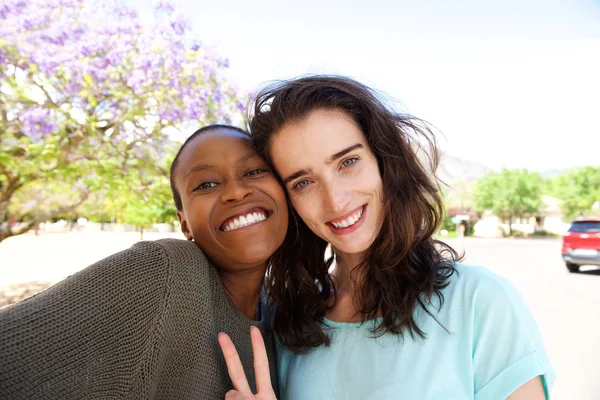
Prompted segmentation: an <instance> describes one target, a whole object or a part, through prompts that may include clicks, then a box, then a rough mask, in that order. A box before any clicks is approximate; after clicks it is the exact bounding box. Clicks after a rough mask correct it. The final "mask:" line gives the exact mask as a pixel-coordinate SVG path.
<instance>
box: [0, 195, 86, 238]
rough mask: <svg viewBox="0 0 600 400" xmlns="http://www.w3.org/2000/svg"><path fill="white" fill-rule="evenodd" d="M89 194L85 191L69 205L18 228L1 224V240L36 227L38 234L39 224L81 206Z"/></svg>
mask: <svg viewBox="0 0 600 400" xmlns="http://www.w3.org/2000/svg"><path fill="white" fill-rule="evenodd" d="M89 195H90V193H89V192H83V193H82V194H81V198H80V199H79V200H77V201H76V202H75V203H72V204H69V205H68V206H64V207H61V208H58V209H56V210H54V211H50V212H48V213H46V214H42V215H40V216H39V217H37V218H34V219H33V220H31V221H29V222H28V223H26V224H24V225H21V226H20V227H19V228H17V229H11V228H10V227H9V226H8V225H7V226H6V227H1V226H0V242H2V241H3V240H5V239H7V238H9V237H11V236H18V235H22V234H24V233H25V232H29V231H30V230H32V229H34V228H35V229H36V234H37V229H38V228H39V227H38V225H39V224H41V223H42V222H46V221H48V220H49V219H52V218H54V217H57V216H59V215H62V214H65V213H68V212H70V211H73V210H74V209H76V208H77V207H79V206H80V205H81V203H83V202H84V201H85V200H86V199H87V198H88V197H89Z"/></svg>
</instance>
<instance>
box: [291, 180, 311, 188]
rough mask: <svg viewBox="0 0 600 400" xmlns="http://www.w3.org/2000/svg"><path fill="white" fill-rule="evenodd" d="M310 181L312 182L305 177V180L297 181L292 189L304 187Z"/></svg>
mask: <svg viewBox="0 0 600 400" xmlns="http://www.w3.org/2000/svg"><path fill="white" fill-rule="evenodd" d="M309 183H310V182H309V181H307V180H306V179H304V180H302V181H300V182H298V183H296V184H295V185H294V187H293V188H292V189H302V188H303V187H305V186H307V185H308V184H309Z"/></svg>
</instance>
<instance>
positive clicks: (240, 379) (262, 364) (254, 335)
mask: <svg viewBox="0 0 600 400" xmlns="http://www.w3.org/2000/svg"><path fill="white" fill-rule="evenodd" d="M250 339H251V340H252V353H253V354H254V375H255V376H256V389H257V390H258V391H257V392H256V394H253V393H252V390H250V385H248V379H247V378H246V374H245V373H244V368H243V367H242V362H241V361H240V357H239V355H238V353H237V350H236V349H235V346H234V345H233V342H232V341H231V339H230V338H229V336H228V335H227V334H226V333H219V345H221V350H222V351H223V355H224V356H225V362H226V363H227V371H228V372H229V377H230V378H231V382H232V383H233V387H234V388H235V390H230V391H229V392H227V394H226V395H225V400H277V398H276V397H275V392H274V391H273V386H272V385H271V375H270V372H269V359H268V358H267V350H266V349H265V342H264V341H263V338H262V335H261V334H260V330H259V329H258V328H257V327H255V326H253V327H251V328H250Z"/></svg>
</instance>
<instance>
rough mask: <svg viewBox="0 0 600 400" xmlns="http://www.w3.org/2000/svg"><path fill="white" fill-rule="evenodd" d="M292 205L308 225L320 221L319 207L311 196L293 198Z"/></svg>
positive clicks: (310, 225)
mask: <svg viewBox="0 0 600 400" xmlns="http://www.w3.org/2000/svg"><path fill="white" fill-rule="evenodd" d="M292 205H293V206H294V210H296V212H297V213H298V215H299V216H300V218H302V220H303V221H304V223H305V224H306V225H308V226H309V227H312V226H314V225H315V224H317V223H318V210H319V207H318V206H317V205H316V204H315V202H314V201H312V199H309V196H297V197H296V198H293V199H292Z"/></svg>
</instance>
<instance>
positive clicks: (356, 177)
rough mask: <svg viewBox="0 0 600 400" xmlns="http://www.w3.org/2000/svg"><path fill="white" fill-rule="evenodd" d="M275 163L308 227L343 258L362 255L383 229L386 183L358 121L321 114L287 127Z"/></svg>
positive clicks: (276, 141) (274, 144)
mask: <svg viewBox="0 0 600 400" xmlns="http://www.w3.org/2000/svg"><path fill="white" fill-rule="evenodd" d="M270 151H271V157H272V159H273V164H274V165H275V169H276V170H277V172H278V173H279V175H280V177H281V179H282V181H283V182H284V185H285V187H286V189H287V191H288V193H289V195H290V199H291V201H292V204H293V205H294V208H295V209H296V211H297V212H298V214H299V215H300V217H301V218H302V219H303V220H304V222H305V223H306V225H307V226H308V227H309V228H310V229H311V230H312V231H313V232H314V233H315V234H316V235H318V236H319V237H321V238H322V239H323V240H325V241H327V242H329V243H331V245H332V246H333V247H334V248H335V249H336V251H338V252H343V253H347V254H356V253H362V252H364V251H365V250H367V249H368V248H369V246H370V245H371V244H372V243H373V240H374V239H375V237H376V236H377V234H378V233H379V231H380V229H381V223H382V217H383V215H382V212H383V211H382V210H383V202H382V182H381V175H380V173H379V167H378V165H377V159H376V158H375V154H374V153H373V151H372V150H371V148H370V147H369V145H368V143H367V140H366V138H365V135H364V134H363V133H362V131H361V130H360V128H359V127H358V125H357V124H356V123H355V122H354V120H353V119H352V118H351V117H350V116H349V115H348V114H346V113H344V112H342V111H338V110H317V111H314V112H312V113H310V114H309V115H308V116H307V117H306V118H304V119H303V120H301V121H299V122H294V123H288V124H286V125H284V127H283V128H282V129H281V130H280V131H279V132H277V133H276V134H275V135H274V136H273V138H272V141H271V148H270Z"/></svg>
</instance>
